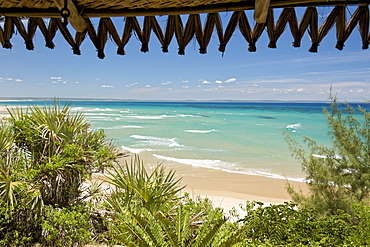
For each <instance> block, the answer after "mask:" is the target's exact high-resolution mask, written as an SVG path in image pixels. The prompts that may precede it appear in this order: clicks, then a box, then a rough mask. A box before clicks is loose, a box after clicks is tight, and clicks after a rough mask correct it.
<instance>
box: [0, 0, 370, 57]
mask: <svg viewBox="0 0 370 247" xmlns="http://www.w3.org/2000/svg"><path fill="white" fill-rule="evenodd" d="M83 21H84V23H85V24H86V28H84V29H83V30H82V31H79V32H71V29H70V28H68V27H66V26H65V25H63V23H62V20H61V18H50V20H49V24H48V26H46V24H45V22H44V20H43V19H42V18H40V17H35V18H34V17H32V18H29V19H28V22H27V26H26V27H25V26H24V24H23V23H24V22H22V21H21V20H20V17H5V19H4V25H3V28H2V27H1V26H0V43H1V44H2V46H3V47H4V48H11V47H12V44H11V42H10V40H11V38H12V35H13V34H14V32H15V30H17V31H18V33H19V34H20V35H21V36H22V38H23V39H24V41H25V44H26V48H27V49H29V50H32V49H34V45H33V43H32V39H33V36H34V35H35V32H36V29H37V28H39V29H40V31H41V33H42V35H43V36H44V37H45V42H46V43H45V45H46V46H47V47H49V48H51V49H53V48H54V44H53V38H54V37H55V34H56V32H57V31H59V32H60V33H61V34H62V35H63V37H64V39H65V40H66V41H67V43H68V44H69V45H70V46H71V47H72V49H73V53H74V54H78V55H79V54H81V51H80V46H81V44H82V42H83V41H85V40H86V36H88V37H89V39H90V41H91V42H92V43H93V44H94V46H95V47H96V49H97V51H98V57H99V58H104V57H105V54H104V48H105V45H106V43H107V41H108V40H109V39H108V37H111V41H112V42H113V43H114V44H115V45H117V47H118V49H117V54H119V55H124V54H125V50H124V48H125V46H126V44H127V43H128V42H129V40H130V37H131V36H132V34H135V35H136V37H137V38H138V39H139V41H140V43H141V45H142V46H141V51H142V52H147V51H148V50H149V48H148V44H149V42H150V38H151V34H152V33H154V35H155V37H156V38H157V39H158V40H159V42H160V44H161V45H162V51H163V52H168V46H169V45H170V43H171V41H172V40H174V39H175V40H176V42H177V45H178V54H180V55H184V54H185V48H186V46H187V45H188V43H189V42H190V41H191V40H192V39H193V38H195V39H196V41H197V43H198V45H199V52H200V53H202V54H204V53H207V47H208V44H209V42H210V39H211V37H212V35H213V33H214V31H215V32H216V33H217V38H218V40H219V44H220V46H219V51H221V52H224V51H225V49H226V46H227V44H228V42H229V41H230V39H231V37H232V35H233V33H234V32H235V31H236V30H237V28H239V31H240V33H241V34H242V36H243V37H244V38H245V40H246V42H247V43H248V46H249V47H248V50H249V51H250V52H255V51H256V50H257V47H256V43H257V41H258V39H259V37H260V36H261V34H262V33H263V32H264V31H266V32H267V34H268V37H269V39H270V43H269V45H268V47H270V48H276V47H277V41H278V39H279V37H280V36H281V34H282V33H283V32H284V31H287V30H290V33H291V35H292V45H293V47H300V45H301V40H302V38H303V36H304V34H305V33H306V31H308V32H307V33H308V35H309V36H310V39H311V42H312V45H311V47H310V49H309V51H310V52H317V51H318V46H319V45H320V43H321V41H322V40H323V38H324V37H325V36H326V35H327V33H328V32H329V30H331V29H332V28H334V26H335V27H336V37H337V43H336V45H335V46H336V48H337V49H339V50H342V49H343V47H344V44H345V41H346V40H347V39H348V37H349V36H350V34H351V33H352V32H353V30H354V29H355V27H356V26H358V29H359V33H360V36H361V39H362V48H363V49H367V48H368V46H369V8H368V6H367V5H359V6H358V7H357V9H356V11H355V12H354V13H353V14H352V16H351V18H350V19H349V21H348V22H347V21H346V6H344V5H338V6H335V7H334V8H333V9H332V11H331V13H330V14H329V15H328V17H327V18H326V19H325V20H324V21H323V22H322V24H321V25H320V26H319V17H318V11H317V8H316V7H313V6H311V7H308V8H306V10H305V12H304V14H303V16H302V17H301V19H300V21H298V18H297V14H296V10H295V9H294V8H292V7H289V8H284V9H282V11H281V14H280V15H279V17H278V18H277V20H275V16H274V11H273V9H272V8H270V9H269V10H268V12H267V19H266V22H264V23H256V24H255V25H254V26H251V25H250V21H249V20H248V17H247V15H246V12H245V11H234V12H233V14H232V15H231V18H230V20H229V22H228V24H227V25H226V28H225V30H224V29H223V26H222V24H221V17H220V14H219V13H209V14H207V18H206V20H205V22H204V23H203V24H202V22H201V18H200V15H199V14H190V15H188V19H187V21H186V23H183V21H182V18H181V17H180V16H179V15H169V16H168V18H167V23H166V25H165V26H164V27H161V26H160V25H159V23H158V21H157V18H156V17H155V16H145V17H144V22H143V24H142V26H140V24H139V22H138V19H137V17H126V18H124V27H123V32H122V34H121V35H119V33H118V31H117V28H116V27H115V24H114V22H113V21H112V19H111V18H109V17H102V18H100V20H99V25H98V27H97V29H95V28H94V26H93V24H92V23H91V21H90V19H89V18H86V17H85V18H84V19H83ZM288 26H289V29H288V28H287V27H288ZM72 31H73V30H72ZM73 33H74V35H73Z"/></svg>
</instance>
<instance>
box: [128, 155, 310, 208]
mask: <svg viewBox="0 0 370 247" xmlns="http://www.w3.org/2000/svg"><path fill="white" fill-rule="evenodd" d="M132 155H134V154H131V156H132ZM140 158H141V159H142V160H143V161H144V163H145V164H150V165H151V166H153V165H155V164H159V163H161V162H162V161H161V160H159V159H156V158H155V157H153V156H151V155H145V154H140ZM127 159H130V157H128V158H127ZM163 165H164V166H165V167H167V168H168V169H174V170H175V171H176V174H177V176H178V177H181V178H182V185H183V186H186V187H185V188H184V190H183V192H188V193H189V194H190V196H192V197H194V198H196V197H197V196H201V197H208V198H210V199H212V201H213V204H214V205H215V206H217V207H222V208H224V209H225V210H227V211H228V210H230V209H232V208H233V207H235V208H236V209H238V208H239V205H240V204H242V205H244V204H245V202H246V201H260V202H263V203H265V204H267V205H268V204H277V203H284V202H286V201H290V200H291V197H290V195H289V194H288V193H287V190H286V186H287V183H290V184H291V185H292V186H294V188H295V189H297V190H300V189H301V190H302V191H303V192H304V193H307V185H306V184H305V183H302V182H296V181H288V180H284V179H275V178H268V177H263V176H255V175H247V174H241V173H232V172H225V171H221V170H215V169H208V168H199V167H193V166H190V165H182V164H179V163H175V162H169V161H165V162H163ZM238 211H239V210H238Z"/></svg>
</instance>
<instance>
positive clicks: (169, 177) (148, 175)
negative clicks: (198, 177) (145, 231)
mask: <svg viewBox="0 0 370 247" xmlns="http://www.w3.org/2000/svg"><path fill="white" fill-rule="evenodd" d="M108 173H109V174H110V176H109V177H107V179H106V181H107V182H108V183H110V184H111V185H113V186H114V189H115V190H114V192H113V193H112V194H111V195H110V197H109V198H108V200H107V201H108V203H109V205H110V206H111V208H113V209H115V210H117V211H119V210H121V208H125V209H130V210H131V211H133V212H134V211H140V210H141V208H145V209H146V210H148V211H149V212H151V213H153V214H155V213H156V212H159V211H161V212H165V211H168V210H170V209H171V208H172V207H173V206H174V205H175V204H176V203H177V202H178V201H179V199H180V198H179V196H178V193H179V192H180V191H181V189H183V187H181V186H180V182H181V178H176V177H175V171H173V170H170V171H168V172H166V169H165V168H164V167H163V166H162V165H161V164H160V165H157V166H156V167H155V168H154V169H153V170H152V171H151V172H148V171H147V169H146V168H145V166H144V163H143V162H142V160H140V158H139V157H138V156H135V157H134V158H133V159H131V161H125V162H124V163H123V164H119V165H117V166H115V167H113V168H112V171H110V172H108Z"/></svg>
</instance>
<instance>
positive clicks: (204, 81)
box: [202, 80, 211, 84]
mask: <svg viewBox="0 0 370 247" xmlns="http://www.w3.org/2000/svg"><path fill="white" fill-rule="evenodd" d="M202 83H204V84H209V83H211V82H210V81H206V80H202Z"/></svg>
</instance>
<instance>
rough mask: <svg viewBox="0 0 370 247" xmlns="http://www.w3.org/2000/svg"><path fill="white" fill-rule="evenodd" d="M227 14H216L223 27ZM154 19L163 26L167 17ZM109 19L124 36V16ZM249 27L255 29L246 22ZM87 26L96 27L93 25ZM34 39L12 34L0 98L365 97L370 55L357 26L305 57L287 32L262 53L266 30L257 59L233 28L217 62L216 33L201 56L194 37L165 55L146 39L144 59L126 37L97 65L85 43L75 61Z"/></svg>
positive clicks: (0, 75)
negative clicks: (30, 45) (342, 39)
mask: <svg viewBox="0 0 370 247" xmlns="http://www.w3.org/2000/svg"><path fill="white" fill-rule="evenodd" d="M279 12H280V11H279V10H277V13H279ZM250 13H252V12H248V15H249V17H250ZM319 13H320V20H321V21H322V20H324V17H326V16H327V15H328V14H329V13H330V9H329V8H322V9H320V12H319ZM230 16H231V13H223V14H222V18H223V20H224V25H226V23H227V21H228V20H229V18H230ZM277 16H278V15H277V14H276V17H275V18H277ZM300 17H301V15H298V18H300ZM184 19H185V20H186V19H187V17H184ZM158 20H159V21H160V23H161V24H162V25H164V23H165V17H160V18H158ZM114 21H115V23H116V27H117V29H118V30H119V32H122V29H123V21H122V18H117V19H115V20H114ZM249 21H250V23H251V25H254V22H253V20H252V18H249ZM93 22H94V23H95V24H96V26H97V20H93ZM0 25H1V26H2V25H3V23H1V22H0ZM34 40H35V42H34V43H35V50H34V51H28V50H26V49H25V45H24V41H23V39H22V38H21V37H20V35H19V34H15V35H14V37H13V38H12V39H11V42H12V44H13V48H12V49H10V50H8V49H3V48H1V49H0V59H1V61H2V62H1V67H0V97H59V98H101V99H107V98H114V99H139V100H327V99H328V96H329V89H330V86H331V85H332V86H333V91H334V92H338V97H339V99H340V100H348V101H363V100H364V98H366V99H370V66H369V62H370V51H369V50H362V49H361V46H362V42H361V37H360V34H359V32H358V30H357V28H356V29H355V30H354V31H353V33H352V35H351V36H350V38H349V39H348V40H347V42H346V43H345V48H344V50H343V51H339V50H337V49H336V48H335V44H336V38H335V28H334V29H333V30H331V32H330V33H329V34H328V35H327V36H326V37H325V38H324V39H323V41H322V42H321V44H320V46H319V52H318V53H310V52H308V49H309V48H310V45H311V42H310V39H309V36H308V34H307V33H306V34H305V35H304V37H303V40H302V44H301V47H300V48H294V47H292V46H291V43H292V41H293V38H292V36H291V34H290V31H289V30H286V31H285V32H284V34H283V35H282V37H280V39H279V41H278V42H277V46H278V48H277V49H270V48H268V47H267V44H268V37H267V33H266V32H264V33H263V34H262V37H261V38H260V40H259V41H258V42H257V52H255V53H251V52H248V51H247V49H248V43H247V42H246V41H245V40H244V38H243V37H242V35H241V33H240V32H239V30H236V31H235V33H234V35H233V37H232V38H231V41H230V42H229V44H228V45H227V47H226V52H225V54H224V55H223V56H222V54H221V53H220V52H219V51H218V50H217V49H218V39H217V35H216V33H214V35H213V38H212V40H211V42H210V45H209V46H208V53H207V54H205V55H202V54H199V51H198V49H199V47H198V44H197V42H196V40H195V39H193V40H192V41H191V42H190V43H189V45H188V46H187V48H186V50H185V53H186V55H185V56H180V55H178V54H177V42H176V40H175V39H173V40H172V43H171V45H170V47H169V53H166V54H165V53H162V51H161V45H160V43H159V42H158V40H157V39H156V37H155V36H154V34H153V33H152V36H151V41H150V46H149V52H148V53H145V54H144V53H141V52H140V47H141V45H140V43H139V41H137V39H136V37H135V36H132V37H131V39H130V41H129V43H128V44H127V46H126V47H125V51H126V53H127V54H126V55H125V56H119V55H117V54H116V49H117V48H116V46H115V44H114V43H112V42H111V41H110V40H108V42H107V45H106V49H105V55H106V57H105V59H103V60H101V59H98V58H97V53H96V49H95V47H94V46H93V45H92V42H91V41H90V39H89V38H88V37H87V38H86V39H85V41H84V42H83V44H82V46H81V52H82V55H81V56H77V55H73V54H72V50H71V47H70V46H69V45H68V44H67V42H66V41H65V40H64V39H63V38H62V37H61V34H60V33H59V32H58V33H57V36H56V38H55V39H54V43H55V44H56V48H55V49H54V50H49V49H48V48H46V47H45V46H44V45H45V44H44V37H43V36H42V35H41V33H40V31H39V30H38V31H37V33H36V36H35V38H34Z"/></svg>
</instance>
